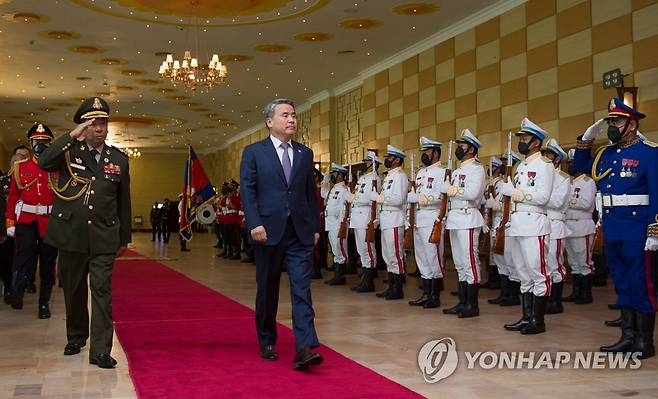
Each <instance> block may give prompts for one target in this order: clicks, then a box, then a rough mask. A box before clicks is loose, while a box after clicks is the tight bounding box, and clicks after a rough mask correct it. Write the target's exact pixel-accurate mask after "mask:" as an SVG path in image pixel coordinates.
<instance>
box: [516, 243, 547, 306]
mask: <svg viewBox="0 0 658 399" xmlns="http://www.w3.org/2000/svg"><path fill="white" fill-rule="evenodd" d="M549 240H550V239H549V236H548V235H545V236H539V237H536V236H535V237H507V240H505V250H507V249H508V248H509V251H510V253H511V254H512V263H511V264H512V265H513V269H514V271H515V272H516V273H517V274H518V276H519V277H520V281H521V292H532V293H533V294H535V295H536V296H546V295H549V294H550V293H551V276H550V275H549V273H548V264H547V262H546V258H547V255H548V245H549Z"/></svg>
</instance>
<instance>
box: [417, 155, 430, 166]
mask: <svg viewBox="0 0 658 399" xmlns="http://www.w3.org/2000/svg"><path fill="white" fill-rule="evenodd" d="M420 161H421V162H422V163H423V165H425V166H430V165H431V164H432V158H430V156H429V155H428V154H425V153H423V155H421V156H420Z"/></svg>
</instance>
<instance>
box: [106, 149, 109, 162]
mask: <svg viewBox="0 0 658 399" xmlns="http://www.w3.org/2000/svg"><path fill="white" fill-rule="evenodd" d="M105 153H106V154H107V155H110V150H105ZM106 162H107V161H106Z"/></svg>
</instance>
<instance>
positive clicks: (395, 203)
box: [370, 144, 409, 299]
mask: <svg viewBox="0 0 658 399" xmlns="http://www.w3.org/2000/svg"><path fill="white" fill-rule="evenodd" d="M405 156H406V154H405V153H404V152H403V151H402V150H400V149H398V148H395V147H393V146H392V145H390V144H389V145H388V147H387V151H386V158H385V159H384V166H386V167H387V168H388V174H387V175H386V178H385V179H384V182H383V184H382V189H381V192H380V193H378V192H377V191H376V190H372V191H371V192H370V200H371V201H377V204H379V207H380V211H379V228H380V230H381V244H382V255H383V257H384V261H385V262H386V268H387V271H388V288H387V289H386V290H384V291H383V292H380V293H379V294H377V296H378V297H380V298H386V299H402V298H404V293H403V291H402V279H403V277H404V270H405V269H404V226H405V223H406V213H407V212H406V209H407V193H408V192H409V179H408V178H407V174H406V173H405V172H404V170H403V169H402V164H403V163H404V158H405Z"/></svg>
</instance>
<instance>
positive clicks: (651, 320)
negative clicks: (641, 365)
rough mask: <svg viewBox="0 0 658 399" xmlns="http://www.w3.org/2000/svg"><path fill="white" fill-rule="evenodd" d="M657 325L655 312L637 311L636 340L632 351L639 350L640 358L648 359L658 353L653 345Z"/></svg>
mask: <svg viewBox="0 0 658 399" xmlns="http://www.w3.org/2000/svg"><path fill="white" fill-rule="evenodd" d="M655 325H656V314H655V313H642V312H638V311H635V331H636V335H635V342H634V343H633V346H632V347H631V352H639V353H640V356H639V358H640V359H647V358H649V357H653V356H654V355H655V354H656V348H655V347H654V345H653V330H654V327H655Z"/></svg>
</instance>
